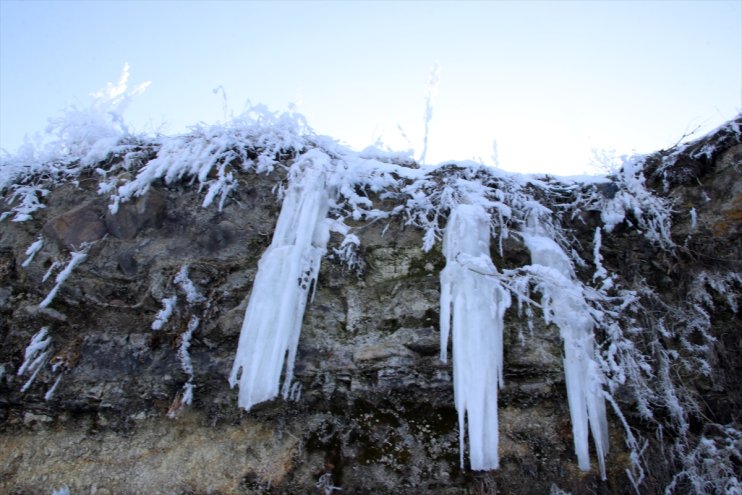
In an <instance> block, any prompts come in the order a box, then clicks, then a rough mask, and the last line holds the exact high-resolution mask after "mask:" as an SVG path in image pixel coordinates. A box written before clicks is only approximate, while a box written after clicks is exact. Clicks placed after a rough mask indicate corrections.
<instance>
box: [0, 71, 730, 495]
mask: <svg viewBox="0 0 742 495" xmlns="http://www.w3.org/2000/svg"><path fill="white" fill-rule="evenodd" d="M127 78H128V73H127V72H126V71H125V73H124V74H123V75H122V78H121V80H120V81H119V83H118V84H116V85H110V86H109V87H108V88H107V90H106V91H103V92H101V93H99V94H98V95H97V97H96V98H97V99H96V102H95V103H94V104H93V105H92V106H91V107H90V108H87V109H82V110H79V109H71V110H69V111H68V112H66V113H65V114H64V115H63V117H62V118H61V119H59V120H57V121H55V122H53V123H52V125H51V127H50V134H49V136H50V137H49V139H48V140H47V142H45V143H40V144H39V145H37V146H33V145H30V144H29V145H28V146H27V147H26V148H24V149H22V150H21V151H20V152H19V153H18V154H16V155H5V156H3V157H2V158H0V193H1V194H2V199H3V201H4V202H5V203H6V205H7V207H8V208H7V209H8V211H6V212H5V213H4V214H3V215H2V217H0V222H1V221H8V219H9V220H10V221H14V222H24V221H28V220H30V219H32V218H33V216H34V215H35V214H36V213H37V212H39V211H40V210H41V209H43V208H44V198H45V197H46V196H48V194H49V191H51V190H52V189H53V188H54V187H56V186H57V185H58V184H60V183H63V182H67V183H73V184H74V183H75V182H76V181H78V180H79V179H81V178H82V177H83V176H85V178H92V179H94V180H97V181H98V187H97V191H98V194H100V195H102V196H106V197H108V199H109V205H110V210H111V212H112V213H114V214H115V213H116V211H117V209H118V207H119V206H120V205H121V204H122V203H123V202H126V201H129V200H131V199H132V198H135V197H137V196H141V195H143V194H145V193H146V192H147V191H148V190H149V189H150V188H151V187H159V186H161V185H163V184H164V185H166V186H167V185H174V184H180V185H191V186H192V187H194V188H196V189H198V190H199V191H200V192H201V193H202V201H201V204H202V206H203V207H204V208H216V209H218V210H223V209H225V208H228V207H229V206H230V204H231V196H230V195H231V193H232V192H233V191H235V189H236V188H238V187H239V185H240V183H241V182H240V179H241V178H242V176H244V175H245V174H255V173H258V174H268V173H272V172H274V171H275V170H276V169H282V170H286V171H287V172H288V173H287V177H288V178H287V180H286V181H285V182H284V183H282V185H281V186H280V187H279V190H278V194H277V200H278V201H280V202H281V213H280V215H279V220H278V224H277V226H276V229H275V232H274V235H273V240H272V242H271V245H270V246H269V247H268V248H267V250H266V251H265V252H264V253H263V255H262V257H261V260H260V263H259V267H258V273H257V275H256V278H255V282H254V285H253V287H252V292H251V294H250V298H249V302H248V307H247V310H246V313H245V318H244V321H243V325H242V332H241V335H240V339H239V344H238V348H237V351H236V355H235V360H234V364H233V368H232V371H231V373H230V377H229V381H230V384H231V385H232V386H234V385H237V384H239V405H240V406H241V407H243V408H245V409H248V410H249V409H250V408H251V407H252V406H253V405H255V404H257V403H259V402H263V401H266V400H270V399H273V398H275V397H277V396H278V395H279V393H282V395H283V397H284V398H286V399H291V398H293V399H298V397H300V387H299V386H298V384H292V379H293V377H292V375H293V366H294V360H295V358H296V350H297V344H298V339H299V334H300V331H301V326H302V319H303V315H304V312H305V310H306V308H307V304H308V301H309V300H310V298H311V297H312V292H313V290H314V289H316V284H317V276H318V274H319V270H320V264H321V261H322V258H323V257H324V256H326V255H327V254H328V253H327V251H328V249H327V245H328V240H329V236H330V233H331V232H333V233H337V234H339V235H340V236H342V240H341V241H340V244H339V247H338V248H334V249H333V252H332V253H331V255H332V256H335V257H336V258H337V259H340V260H341V261H343V262H344V263H346V264H347V265H348V266H349V267H351V268H352V269H353V270H355V271H356V272H357V273H360V272H361V271H362V269H363V265H364V262H363V258H362V256H361V255H360V252H361V249H360V248H361V242H362V240H361V236H360V235H359V231H358V227H357V225H368V224H369V223H371V222H378V221H386V220H388V219H392V218H396V219H400V220H402V221H404V222H405V223H406V224H407V225H408V226H410V227H412V228H418V229H420V230H421V231H422V232H423V239H422V247H423V249H424V250H426V251H428V250H431V249H433V248H434V247H435V246H436V244H438V243H442V244H443V252H444V255H445V257H446V267H445V268H444V270H443V271H442V273H441V326H440V328H441V357H442V359H443V360H444V361H445V360H446V359H447V355H446V345H447V340H448V338H449V333H452V334H453V339H452V340H453V366H454V394H455V402H456V408H457V411H458V414H459V431H460V435H461V456H462V461H461V462H462V465H463V464H464V460H463V459H464V454H465V450H466V449H465V447H464V445H465V442H464V437H465V435H466V438H467V441H468V445H469V448H468V450H469V461H470V466H471V468H472V469H494V468H496V467H497V466H498V461H499V459H498V452H497V443H498V425H497V390H498V387H502V386H503V381H504V380H503V374H504V370H503V366H504V363H503V359H502V356H503V349H502V333H503V331H504V325H503V316H504V314H505V311H515V310H517V311H519V312H520V314H521V315H522V316H523V317H524V318H525V319H526V320H527V321H528V322H529V323H530V322H531V321H532V320H533V319H534V318H537V317H541V318H543V319H544V320H545V321H546V323H547V324H554V325H555V326H556V327H557V328H559V331H560V335H561V337H562V340H563V345H564V368H565V377H566V383H567V397H565V400H566V401H567V402H568V404H569V407H570V418H571V422H572V429H573V436H574V446H575V456H576V458H577V463H578V465H579V467H580V468H582V469H585V470H586V469H589V466H590V452H589V443H590V442H589V441H588V437H589V436H590V435H591V436H592V444H593V446H594V449H595V455H596V459H597V462H598V465H599V466H600V470H601V474H602V475H603V476H605V466H604V463H605V456H606V454H607V451H608V438H607V436H608V435H607V431H608V426H607V421H608V419H607V413H606V404H608V406H609V407H610V408H611V410H612V411H613V413H614V415H615V417H616V418H617V421H618V422H619V423H620V425H621V426H622V427H623V429H624V433H625V443H626V447H627V449H628V450H629V455H630V458H631V460H632V466H631V467H630V469H629V471H628V472H627V476H628V477H629V479H630V480H631V482H632V483H633V484H634V486H635V488H636V489H637V491H639V492H640V491H641V484H642V482H643V480H644V479H645V475H646V471H645V469H644V468H645V466H644V460H643V459H644V455H645V452H646V449H647V446H648V440H647V439H644V438H642V437H641V435H640V434H639V433H638V432H637V431H636V430H634V429H633V426H634V424H635V422H637V421H640V422H642V423H643V424H645V425H652V428H655V429H656V430H657V431H661V432H663V434H664V435H665V437H666V438H667V439H670V438H671V440H663V441H665V442H666V443H668V444H671V445H673V449H672V452H671V453H670V454H671V458H670V461H669V462H670V463H671V464H673V465H674V466H675V468H676V473H677V474H676V476H675V479H674V480H673V481H672V484H671V485H670V486H669V487H668V490H669V492H672V491H673V490H676V489H679V488H677V487H681V486H683V487H684V486H686V485H687V486H692V487H693V489H694V490H696V491H697V492H699V493H713V492H714V491H715V490H717V491H718V490H722V491H723V490H726V491H727V493H738V492H737V491H735V490H738V489H739V482H738V480H737V478H735V476H736V475H735V474H734V473H735V471H734V468H735V466H738V465H739V449H740V446H739V433H738V431H737V430H735V429H734V427H732V426H725V427H713V428H712V427H709V429H708V431H706V432H704V433H703V434H702V435H699V434H698V433H697V432H696V433H694V432H693V431H692V430H693V428H692V423H693V421H694V418H695V420H698V419H699V418H700V417H701V416H700V410H701V405H699V401H698V400H697V397H696V395H695V394H694V392H693V391H692V390H691V389H690V388H689V387H688V386H687V385H686V384H685V383H684V381H683V376H680V373H685V374H686V375H688V374H694V373H696V374H698V373H700V374H704V375H706V376H710V375H711V374H712V372H713V369H712V366H711V362H710V360H709V359H708V356H709V353H710V352H711V349H712V344H713V342H714V336H713V332H712V325H713V314H714V311H717V310H719V309H720V307H721V306H722V305H723V307H724V308H726V309H728V310H729V311H731V312H736V311H737V310H738V294H739V291H740V288H742V277H741V276H740V274H739V273H736V272H733V271H729V272H726V273H716V272H713V271H710V270H707V271H703V272H699V273H697V274H695V277H694V279H693V281H692V283H690V284H689V285H688V294H687V298H686V299H685V300H684V301H681V302H678V301H673V300H669V299H667V298H663V297H662V296H660V295H659V294H657V293H656V292H655V291H653V290H652V289H651V288H650V287H649V286H648V285H647V284H646V283H645V282H643V281H641V280H639V281H628V280H623V279H622V278H621V277H620V276H619V275H618V274H617V273H612V272H611V267H610V265H609V263H608V262H607V261H606V258H605V256H604V253H603V249H604V246H605V245H606V244H608V243H610V242H611V239H612V236H615V235H617V232H619V231H620V230H621V229H628V230H629V231H631V232H632V233H633V232H637V233H638V234H639V235H641V236H643V237H644V238H645V239H647V240H648V241H649V244H651V245H652V246H653V249H655V250H656V252H658V253H665V254H667V255H668V256H671V255H673V253H675V250H676V249H677V248H676V245H675V242H674V241H673V239H672V213H673V208H674V205H673V204H672V203H671V202H670V201H669V200H668V199H667V198H665V197H662V196H660V195H658V194H657V193H655V192H654V191H652V190H651V189H650V188H649V187H648V186H647V170H646V166H647V160H648V158H647V157H632V158H628V159H625V160H623V161H622V162H621V163H620V168H618V169H617V170H614V171H613V173H612V174H611V175H609V176H607V177H604V178H601V179H600V180H593V179H591V180H583V179H580V180H574V179H557V178H553V177H546V176H524V175H518V174H507V173H503V172H502V171H499V170H496V169H491V168H487V167H484V166H482V165H480V164H476V163H472V162H460V163H447V164H442V165H438V166H432V167H419V166H418V165H417V164H415V162H414V160H413V159H412V157H411V154H410V153H409V152H405V153H396V152H392V151H390V150H387V149H384V148H383V147H379V146H377V147H370V148H368V149H366V150H363V151H361V152H356V151H354V150H351V149H349V148H347V147H345V146H343V145H340V144H338V143H337V142H335V141H333V140H332V139H329V138H327V137H324V136H319V135H316V134H315V133H314V132H313V131H312V129H311V128H310V127H309V126H308V125H307V122H306V121H305V119H304V118H303V117H302V116H301V115H299V114H298V113H296V112H295V111H294V110H289V111H287V112H283V113H274V112H271V111H269V110H268V109H266V108H265V107H261V106H254V107H250V108H249V109H248V110H247V111H246V112H245V113H244V114H243V115H241V116H238V117H237V118H235V119H233V120H231V121H229V122H226V123H220V124H214V125H199V126H196V127H194V128H192V129H191V130H190V132H188V133H186V134H183V135H180V136H174V137H167V136H144V135H137V134H134V133H132V132H130V130H129V129H128V127H127V126H126V125H125V124H124V121H123V117H122V111H123V108H124V107H125V106H126V104H127V103H128V102H129V101H130V100H131V98H132V97H133V96H134V95H135V94H136V93H137V92H138V91H140V90H141V89H142V88H141V87H140V88H135V89H134V90H132V91H129V90H128V88H127V84H126V83H127ZM727 131H728V132H729V133H730V134H729V135H736V136H737V139H738V140H739V135H740V129H739V126H738V125H737V124H732V125H731V127H729V129H727ZM725 132H726V131H725ZM735 133H736V134H735ZM689 146H691V147H692V146H696V148H699V149H696V148H693V153H694V154H695V155H697V156H711V155H713V154H715V153H716V152H717V150H716V149H715V148H714V149H710V148H708V147H704V146H705V145H704V146H700V145H699V144H698V143H696V145H692V144H689V145H687V146H686V147H685V148H683V149H690V148H688V147H689ZM681 151H682V150H680V149H678V150H677V153H676V152H674V151H673V153H671V154H670V155H668V156H667V157H666V158H665V159H664V160H665V161H664V162H663V167H665V168H661V169H660V170H659V172H657V171H656V170H655V171H654V173H655V174H657V173H660V174H663V173H666V172H667V171H668V170H669V169H670V162H671V161H672V160H677V159H678V157H679V156H680V153H681ZM695 155H694V156H695ZM673 157H674V158H673ZM588 211H592V212H598V217H599V225H598V226H597V227H594V230H593V234H592V242H591V243H589V244H590V245H589V246H581V245H580V243H579V242H578V241H577V240H576V239H575V238H574V234H573V232H571V231H570V229H569V228H568V225H569V224H570V222H578V221H579V218H580V216H581V215H583V214H585V213H586V212H588ZM695 215H696V213H695V210H692V212H691V216H692V218H693V219H695V218H696V216H695ZM693 223H695V220H693ZM509 239H511V240H514V242H517V243H519V244H521V245H522V246H524V247H525V249H527V251H528V252H529V253H530V256H531V263H530V264H527V265H525V266H520V267H509V268H503V267H500V270H498V269H497V268H496V267H495V265H494V263H493V261H492V259H491V257H490V247H489V246H490V242H491V241H494V242H495V246H496V250H497V252H498V253H499V255H500V256H501V257H502V258H503V259H505V260H507V259H508V252H507V249H506V248H505V241H506V240H509ZM41 249H43V240H42V239H41V238H38V240H37V241H36V242H34V243H33V244H32V245H31V246H30V247H29V248H28V250H27V251H26V260H25V261H24V263H23V266H28V265H29V264H30V263H31V262H32V260H33V257H34V256H35V255H36V253H38V252H39V251H40V250H41ZM70 256H71V259H70V261H69V262H68V263H67V265H66V266H65V267H64V268H63V269H62V270H61V271H60V272H59V273H58V275H57V277H56V284H55V286H54V287H53V289H52V290H51V291H50V293H49V294H48V296H47V297H46V298H45V299H44V300H43V301H42V303H41V304H40V306H41V307H45V306H47V305H48V304H50V303H51V302H52V300H53V299H54V297H55V295H56V294H57V291H58V290H59V287H60V286H61V284H62V283H63V282H64V281H65V280H66V279H67V277H68V276H69V274H70V273H71V272H72V270H73V269H74V268H75V266H77V265H79V264H80V263H82V262H83V261H84V260H85V257H86V251H81V252H76V253H70ZM60 267H61V264H53V265H52V266H51V267H50V269H49V271H48V272H47V275H46V277H45V280H46V278H49V277H51V276H52V275H53V274H54V273H55V272H56V271H57V270H58V269H59V268H60ZM614 269H615V267H614ZM586 274H587V275H586ZM172 282H173V284H174V287H173V291H176V290H177V291H178V296H175V295H172V296H170V297H165V298H163V299H162V300H161V303H162V309H161V310H160V311H159V312H158V313H157V314H156V315H154V318H153V323H152V329H153V330H161V329H162V328H164V327H165V325H166V324H168V322H169V321H170V320H171V319H172V318H173V317H174V315H177V317H178V318H186V319H188V318H190V319H189V320H187V321H189V323H188V326H187V329H186V330H185V331H184V332H183V333H182V334H181V336H180V346H179V348H178V351H177V352H178V358H179V361H180V363H181V367H182V369H183V371H184V372H185V373H186V375H188V380H187V382H186V383H185V384H184V386H183V389H182V392H181V397H180V401H179V404H180V405H179V406H178V408H176V409H177V410H176V412H175V413H174V414H175V415H177V411H179V410H180V409H179V408H180V406H181V405H188V404H190V403H191V402H192V399H193V390H194V368H193V363H192V362H191V359H190V346H191V342H192V338H193V335H194V332H195V331H196V330H197V328H198V326H199V324H200V322H201V321H205V320H202V318H206V317H207V316H206V315H207V312H206V311H204V312H202V313H201V314H200V316H196V315H194V314H193V313H194V312H195V311H196V310H197V309H202V308H203V307H208V306H209V304H210V301H209V300H208V297H207V295H208V294H207V295H204V294H202V293H201V292H200V291H199V289H198V288H197V287H196V285H195V284H194V283H193V281H192V280H191V279H190V277H189V268H188V266H187V265H186V266H183V267H182V268H181V269H180V270H179V271H178V272H177V274H176V275H175V277H174V279H173V281H172ZM536 295H538V296H539V297H536ZM179 301H180V303H181V304H186V305H187V307H181V308H179V307H177V305H178V303H179ZM183 301H184V302H183ZM511 301H514V304H513V306H515V308H512V309H508V308H509V307H510V306H511ZM49 342H50V340H49V338H48V335H47V334H46V333H43V334H42V332H40V333H39V334H37V336H35V337H34V340H32V342H31V344H29V347H28V349H27V353H26V354H27V355H26V358H25V360H24V364H23V365H22V367H21V369H20V370H19V374H25V373H30V374H31V377H30V378H29V380H28V381H27V383H26V385H24V388H23V390H24V391H25V390H26V389H28V387H30V384H31V383H32V382H33V380H34V378H35V377H36V375H37V374H38V372H39V370H40V369H41V367H42V366H43V365H44V363H46V361H47V360H48V352H49V351H48V349H47V347H48V345H49ZM45 343H46V344H45ZM21 370H22V372H21ZM686 375H684V376H686ZM281 376H284V382H283V386H282V387H281V383H280V378H281ZM60 378H61V375H59V376H58V377H57V381H56V382H55V383H54V385H53V386H52V387H51V388H50V389H49V391H48V392H47V395H48V396H49V397H51V395H52V394H53V393H54V391H55V389H56V386H57V385H58V383H59V379H60ZM626 397H630V399H629V400H627V399H626ZM637 418H638V419H637ZM709 459H712V460H713V461H712V463H709V462H708V460H709ZM735 483H736V484H735ZM333 488H334V487H333Z"/></svg>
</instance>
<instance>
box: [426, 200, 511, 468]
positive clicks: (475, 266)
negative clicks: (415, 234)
mask: <svg viewBox="0 0 742 495" xmlns="http://www.w3.org/2000/svg"><path fill="white" fill-rule="evenodd" d="M490 235H491V233H490V217H489V215H488V214H487V212H486V210H485V209H484V207H483V206H481V205H472V204H461V205H458V206H456V207H455V208H454V209H453V211H452V212H451V215H450V217H449V219H448V224H447V226H446V230H445V233H444V237H443V254H444V256H445V257H446V267H445V268H444V269H443V270H442V271H441V306H440V307H441V321H440V327H441V360H442V361H444V362H445V361H446V360H447V352H446V348H447V345H448V337H449V334H450V333H451V330H453V373H454V397H455V403H456V411H457V412H458V418H459V443H460V452H461V465H462V467H463V465H464V443H465V442H464V432H465V431H466V433H467V437H468V440H469V460H470V464H471V468H472V469H473V470H486V469H496V468H497V467H498V465H499V458H498V453H497V448H498V441H499V435H498V417H497V389H498V387H501V386H502V385H503V372H502V362H503V349H502V329H503V316H504V314H505V310H506V309H507V308H508V307H509V306H510V294H509V292H508V291H507V290H505V289H504V288H503V287H502V286H501V285H500V282H499V281H498V278H497V270H496V268H495V266H494V264H493V263H492V260H491V258H490V254H489V246H490Z"/></svg>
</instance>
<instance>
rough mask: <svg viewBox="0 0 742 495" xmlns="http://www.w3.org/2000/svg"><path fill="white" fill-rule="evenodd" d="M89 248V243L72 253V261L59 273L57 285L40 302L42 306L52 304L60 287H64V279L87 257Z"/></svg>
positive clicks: (56, 280)
mask: <svg viewBox="0 0 742 495" xmlns="http://www.w3.org/2000/svg"><path fill="white" fill-rule="evenodd" d="M89 248H90V246H89V245H87V246H84V247H83V250H82V251H74V252H72V253H70V255H71V258H70V261H69V262H68V263H67V266H65V267H64V269H63V270H62V271H61V272H59V273H58V274H57V278H56V279H55V285H54V287H52V290H51V291H49V294H47V296H46V297H45V298H44V300H43V301H41V302H40V303H39V307H40V308H45V307H47V306H49V305H50V304H51V302H52V301H53V300H54V297H55V296H56V295H57V292H58V291H59V288H60V287H62V284H63V283H64V281H65V280H67V278H68V277H69V276H70V274H71V273H72V270H74V269H75V267H76V266H77V265H79V264H80V263H82V262H83V261H85V260H86V259H87V257H88V249H89Z"/></svg>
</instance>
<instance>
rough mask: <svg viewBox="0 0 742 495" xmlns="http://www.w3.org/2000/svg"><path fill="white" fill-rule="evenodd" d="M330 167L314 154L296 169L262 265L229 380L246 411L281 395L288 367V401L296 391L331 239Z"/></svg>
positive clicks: (300, 161) (319, 154) (285, 388)
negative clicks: (307, 323) (306, 321)
mask: <svg viewBox="0 0 742 495" xmlns="http://www.w3.org/2000/svg"><path fill="white" fill-rule="evenodd" d="M327 162H328V159H327V156H326V155H325V154H324V153H322V152H320V151H318V150H312V151H310V152H308V153H306V154H304V155H303V156H302V157H300V158H299V159H298V161H297V163H295V164H294V166H293V167H292V168H291V172H290V174H291V175H290V177H289V186H288V191H287V192H286V196H285V198H284V200H283V205H282V207H281V213H280V215H279V217H278V223H277V225H276V230H275V232H274V234H273V240H272V242H271V245H270V246H269V247H268V249H267V250H266V251H265V253H263V256H262V257H261V259H260V262H259V263H258V272H257V274H256V276H255V282H254V283H253V288H252V293H251V294H250V299H249V302H248V306H247V310H246V312H245V319H244V322H243V324H242V331H241V333H240V340H239V345H238V348H237V355H236V357H235V360H234V365H233V366H232V372H231V374H230V376H229V383H230V385H231V386H232V387H234V385H235V384H236V383H237V382H239V389H240V390H239V399H238V403H239V405H240V407H242V408H244V409H246V410H249V409H250V408H251V407H252V406H253V405H255V404H257V403H259V402H263V401H266V400H270V399H273V398H275V397H276V396H277V395H278V391H279V382H280V379H281V372H282V371H284V365H285V377H284V382H283V396H284V398H286V397H287V395H288V391H289V389H290V387H291V380H292V377H293V368H294V360H295V358H296V348H297V346H298V344H299V334H300V332H301V324H302V319H303V316H304V309H305V307H306V304H307V297H308V295H309V292H310V290H312V287H313V286H314V284H316V282H317V275H318V274H319V267H320V261H321V259H322V256H323V255H324V254H325V250H326V246H327V241H328V238H329V224H328V222H327V221H326V217H327V212H328V209H329V204H330V198H329V196H330V195H329V194H328V188H327V185H326V174H327V171H326V167H325V165H326V164H327Z"/></svg>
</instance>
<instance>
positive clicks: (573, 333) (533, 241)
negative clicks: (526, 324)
mask: <svg viewBox="0 0 742 495" xmlns="http://www.w3.org/2000/svg"><path fill="white" fill-rule="evenodd" d="M522 235H523V240H524V242H525V244H526V246H527V247H528V250H529V251H530V252H531V263H532V264H533V265H534V266H533V268H534V269H537V273H539V272H540V274H541V275H542V277H541V278H542V281H541V289H542V294H543V299H542V300H543V304H544V317H545V318H546V319H547V322H549V321H553V322H554V323H555V324H556V325H557V326H558V327H559V331H560V334H561V336H562V340H563V342H564V375H565V381H566V382H567V398H568V401H569V412H570V416H571V420H572V435H573V437H574V444H575V453H576V454H577V462H578V464H579V466H580V469H582V470H583V471H587V470H588V469H590V454H589V451H588V424H589V426H590V431H591V432H592V436H593V442H594V443H595V450H596V451H597V455H598V462H599V463H600V472H601V475H602V477H603V479H605V462H604V458H605V454H606V453H607V452H608V423H607V420H606V411H605V401H604V398H603V391H602V389H603V383H604V378H603V374H602V372H601V370H600V368H599V366H598V363H597V362H596V361H595V337H594V334H593V328H594V323H593V320H592V318H591V316H590V312H589V309H590V308H589V306H588V304H587V302H586V301H585V298H584V296H583V293H582V288H581V285H580V283H579V282H578V281H577V280H576V279H575V276H574V272H573V270H572V265H571V264H570V262H569V258H568V257H567V254H566V253H565V252H564V250H562V248H561V247H560V246H559V244H557V243H556V242H555V241H554V240H553V239H552V238H551V237H550V236H549V235H548V234H547V232H546V229H545V228H544V227H543V226H542V225H541V224H540V223H539V222H538V220H537V219H535V218H532V219H531V220H530V222H529V225H528V227H527V228H526V229H525V231H524V232H523V233H522Z"/></svg>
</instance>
